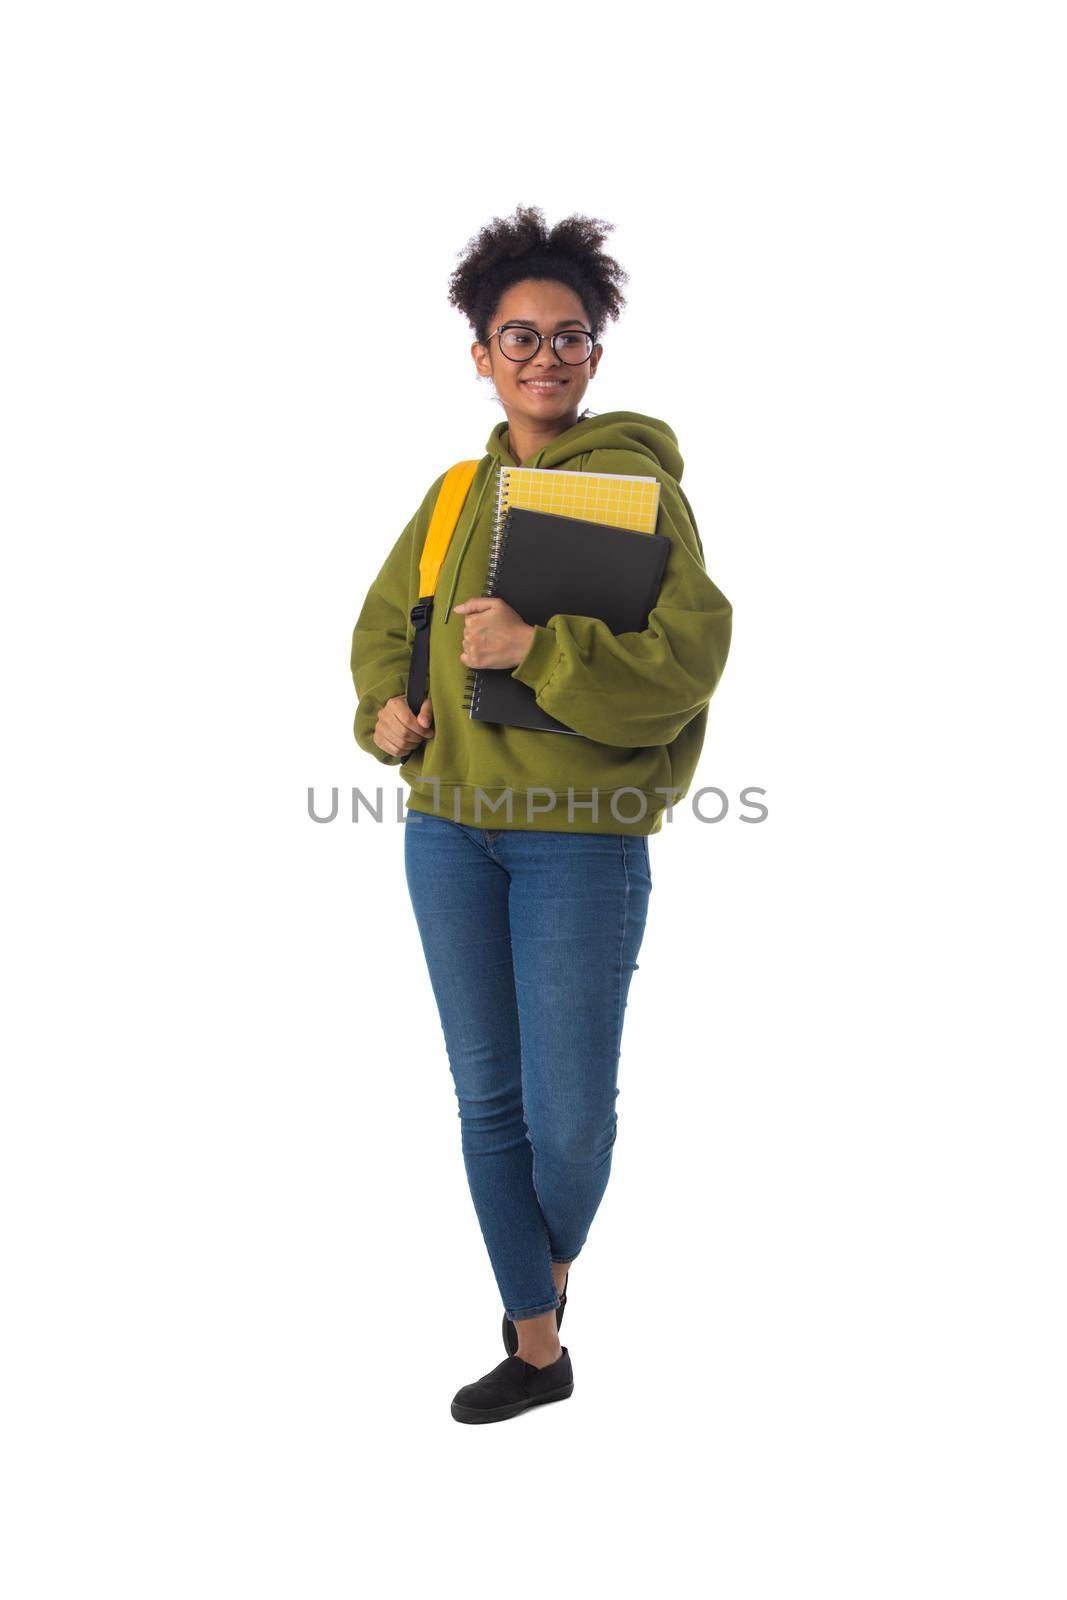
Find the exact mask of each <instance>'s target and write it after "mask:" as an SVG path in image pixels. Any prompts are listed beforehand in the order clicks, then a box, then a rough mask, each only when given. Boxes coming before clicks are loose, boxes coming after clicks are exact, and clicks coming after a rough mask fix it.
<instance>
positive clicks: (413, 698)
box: [408, 595, 433, 717]
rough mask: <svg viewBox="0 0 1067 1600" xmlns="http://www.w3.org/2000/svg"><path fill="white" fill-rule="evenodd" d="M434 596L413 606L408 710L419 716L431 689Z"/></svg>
mask: <svg viewBox="0 0 1067 1600" xmlns="http://www.w3.org/2000/svg"><path fill="white" fill-rule="evenodd" d="M432 616H433V596H432V595H428V596H424V597H423V599H421V600H419V601H417V602H416V604H415V605H413V606H412V608H411V620H412V622H413V623H414V625H415V637H414V639H413V640H412V641H411V666H410V667H409V669H408V710H409V711H410V712H411V714H412V716H414V717H417V716H418V714H419V712H420V711H421V710H422V702H423V701H424V700H425V699H426V696H427V694H428V693H429V690H430V618H431V617H432Z"/></svg>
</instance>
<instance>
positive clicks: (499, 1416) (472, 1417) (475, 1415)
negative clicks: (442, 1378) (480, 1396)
mask: <svg viewBox="0 0 1067 1600" xmlns="http://www.w3.org/2000/svg"><path fill="white" fill-rule="evenodd" d="M573 1393H574V1384H573V1383H565V1384H563V1385H561V1387H560V1388H558V1389H553V1391H552V1393H551V1394H539V1395H535V1396H534V1397H533V1398H532V1399H531V1400H516V1401H515V1403H514V1404H513V1405H510V1406H494V1407H493V1409H492V1410H491V1411H484V1410H482V1409H481V1408H480V1407H478V1406H458V1405H457V1404H456V1402H455V1401H454V1400H453V1402H452V1415H453V1416H454V1417H455V1419H456V1421H457V1422H505V1421H506V1420H507V1418H508V1417H517V1416H518V1415H519V1413H520V1412H522V1411H529V1409H530V1407H531V1406H547V1405H549V1404H550V1403H551V1402H552V1401H553V1400H566V1399H567V1397H568V1395H572V1394H573Z"/></svg>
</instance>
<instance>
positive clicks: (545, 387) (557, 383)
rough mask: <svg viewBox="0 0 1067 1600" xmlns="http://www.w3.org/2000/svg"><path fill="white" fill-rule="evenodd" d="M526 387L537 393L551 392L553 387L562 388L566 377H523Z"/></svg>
mask: <svg viewBox="0 0 1067 1600" xmlns="http://www.w3.org/2000/svg"><path fill="white" fill-rule="evenodd" d="M522 382H523V384H524V385H525V387H526V388H527V389H533V390H534V391H535V392H536V393H538V394H551V393H552V392H553V391H554V390H555V389H564V388H566V386H567V379H566V378H523V379H522Z"/></svg>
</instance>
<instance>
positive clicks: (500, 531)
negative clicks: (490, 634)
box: [463, 462, 511, 717]
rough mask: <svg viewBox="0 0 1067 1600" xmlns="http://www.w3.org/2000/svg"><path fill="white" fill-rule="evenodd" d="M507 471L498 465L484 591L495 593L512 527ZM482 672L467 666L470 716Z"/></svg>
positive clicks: (466, 703)
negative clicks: (494, 507)
mask: <svg viewBox="0 0 1067 1600" xmlns="http://www.w3.org/2000/svg"><path fill="white" fill-rule="evenodd" d="M506 483H507V471H506V468H505V466H504V464H503V462H501V463H499V465H498V467H497V480H496V511H495V513H494V517H493V538H492V543H491V544H490V547H489V570H488V572H487V573H486V578H485V589H484V591H483V592H484V593H485V594H487V595H494V594H495V593H496V586H497V582H498V580H499V577H500V561H501V557H502V556H503V554H504V546H505V545H506V544H507V539H508V532H509V530H510V527H511V518H510V512H511V507H510V506H509V505H508V503H507V488H506ZM481 691H482V673H481V670H480V669H479V668H478V667H468V668H467V682H466V686H465V688H464V690H463V709H464V710H465V711H466V712H467V713H468V715H469V716H472V717H473V715H474V713H475V712H476V711H477V709H478V701H479V699H480V698H481Z"/></svg>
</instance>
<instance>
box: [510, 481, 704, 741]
mask: <svg viewBox="0 0 1067 1600" xmlns="http://www.w3.org/2000/svg"><path fill="white" fill-rule="evenodd" d="M601 456H602V459H598V458H600V457H601ZM623 463H625V464H623ZM583 467H584V468H585V469H586V470H588V471H590V472H595V471H598V470H599V471H602V472H633V473H639V474H640V473H643V474H645V475H647V473H648V462H647V460H644V459H643V458H638V457H635V456H630V455H624V454H620V453H618V452H615V451H611V452H603V453H602V452H599V451H593V452H591V454H590V455H589V457H588V458H587V460H586V461H585V462H584V463H583ZM657 476H658V474H657ZM657 532H658V533H663V534H666V536H667V537H668V538H669V539H670V541H671V548H670V550H669V551H668V552H667V562H666V566H665V568H664V573H663V582H662V583H661V585H660V592H659V596H658V598H657V600H656V603H655V605H654V606H653V608H652V610H651V612H650V613H649V618H648V626H647V628H645V629H644V631H643V632H641V633H620V634H613V633H612V632H611V630H610V628H608V626H607V624H606V623H604V622H602V621H600V619H599V618H597V617H581V616H570V615H566V614H562V613H561V614H557V615H556V616H553V617H550V618H549V619H548V624H547V626H545V627H542V626H540V625H536V626H535V627H534V636H533V639H532V641H531V644H530V648H529V650H528V651H527V653H526V655H525V656H524V657H523V658H522V660H521V661H520V662H519V664H518V666H517V667H515V668H514V670H513V671H512V674H511V676H512V677H513V678H517V679H518V680H519V682H520V683H525V684H527V685H528V687H529V688H531V689H532V690H533V691H534V695H535V698H536V700H537V703H538V705H539V706H540V707H541V708H542V709H543V710H544V711H547V712H548V714H549V715H550V716H553V717H556V718H557V719H558V720H559V721H560V722H562V723H565V724H566V726H567V727H568V728H573V729H574V731H575V733H580V734H582V735H584V737H585V738H587V739H594V740H596V741H597V742H598V743H600V744H607V745H616V746H621V747H623V748H637V747H640V746H642V745H660V744H664V745H665V744H670V743H671V742H672V741H673V740H674V739H676V738H677V736H678V735H679V734H680V733H681V731H682V729H683V728H684V727H685V725H686V723H687V722H690V721H691V720H692V718H693V717H695V716H696V714H697V713H698V712H699V711H700V710H701V709H702V708H703V707H704V706H705V705H706V704H707V703H708V701H709V700H710V699H711V696H712V695H713V693H714V692H715V688H716V685H717V684H718V682H719V679H720V678H721V677H722V672H723V668H724V667H725V665H726V658H727V655H728V654H729V649H730V637H731V629H732V622H733V607H732V606H731V604H730V602H729V600H727V598H726V596H725V595H724V594H723V593H722V591H721V590H720V589H718V588H717V587H716V585H715V584H714V583H713V582H712V580H711V579H710V578H709V576H708V574H707V572H706V570H705V567H704V552H703V547H702V545H701V541H700V535H699V533H698V531H697V527H696V523H695V520H694V518H693V516H692V512H691V508H690V506H689V502H688V500H687V499H686V497H685V495H684V493H683V492H682V489H681V486H680V485H679V484H677V483H675V482H674V481H673V479H670V478H661V479H660V512H659V521H658V524H657Z"/></svg>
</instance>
